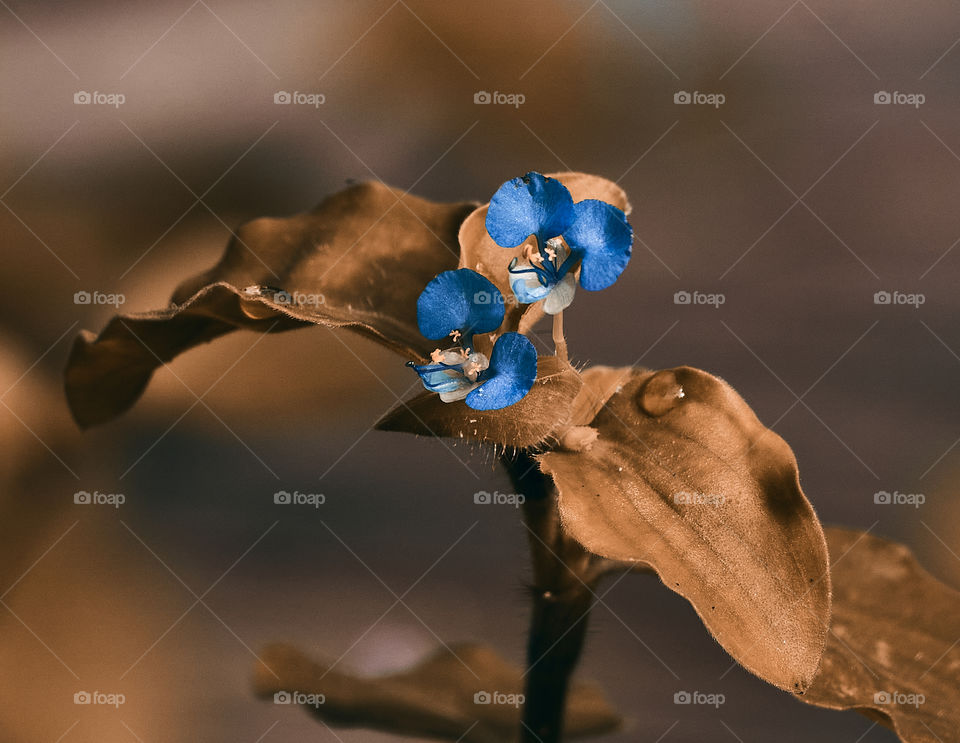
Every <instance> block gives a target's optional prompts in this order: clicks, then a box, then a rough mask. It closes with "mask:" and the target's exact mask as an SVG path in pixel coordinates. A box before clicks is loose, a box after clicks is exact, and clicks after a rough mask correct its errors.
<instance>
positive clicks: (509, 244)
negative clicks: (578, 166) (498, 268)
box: [487, 173, 574, 248]
mask: <svg viewBox="0 0 960 743" xmlns="http://www.w3.org/2000/svg"><path fill="white" fill-rule="evenodd" d="M573 220H574V213H573V198H572V197H571V196H570V192H569V191H568V190H567V187H566V186H564V185H563V184H562V183H561V182H560V181H558V180H555V179H553V178H546V177H544V176H542V175H540V174H539V173H527V174H526V175H525V176H524V177H523V178H514V179H513V180H511V181H507V182H506V183H504V184H503V185H502V186H500V188H499V189H497V192H496V193H495V194H494V195H493V198H492V199H490V207H489V209H488V210H487V232H489V233H490V237H491V238H493V241H494V242H495V243H496V244H497V245H499V246H501V247H504V248H515V247H516V246H517V245H519V244H520V243H522V242H523V241H524V240H526V239H527V238H528V237H530V235H536V236H537V239H538V240H539V241H540V245H541V246H542V245H543V244H544V243H545V242H546V241H547V240H549V239H550V238H551V237H556V236H557V235H561V234H563V231H564V230H565V229H567V227H569V226H570V225H571V224H572V223H573Z"/></svg>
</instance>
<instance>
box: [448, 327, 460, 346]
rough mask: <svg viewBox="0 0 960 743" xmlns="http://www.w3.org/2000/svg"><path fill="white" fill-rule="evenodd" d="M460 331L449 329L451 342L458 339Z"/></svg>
mask: <svg viewBox="0 0 960 743" xmlns="http://www.w3.org/2000/svg"><path fill="white" fill-rule="evenodd" d="M460 336H461V333H460V331H459V330H451V331H450V337H451V338H453V342H454V343H456V342H457V341H459V340H460Z"/></svg>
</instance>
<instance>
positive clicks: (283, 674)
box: [254, 645, 622, 743]
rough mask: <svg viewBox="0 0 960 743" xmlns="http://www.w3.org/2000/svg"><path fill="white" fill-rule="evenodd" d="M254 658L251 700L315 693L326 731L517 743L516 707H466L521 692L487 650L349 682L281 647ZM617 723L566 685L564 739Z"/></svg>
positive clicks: (600, 702) (587, 687)
mask: <svg viewBox="0 0 960 743" xmlns="http://www.w3.org/2000/svg"><path fill="white" fill-rule="evenodd" d="M451 651H452V652H451ZM262 659H263V662H264V663H265V664H266V666H264V665H263V664H258V666H257V669H256V674H255V676H254V687H255V689H256V692H257V694H258V695H260V696H262V697H266V698H271V697H273V695H274V694H276V693H277V692H281V691H286V692H295V691H296V692H300V693H303V694H322V695H323V696H324V701H323V703H322V704H318V705H316V706H315V707H314V706H308V707H307V709H308V710H309V711H310V712H311V713H312V714H315V715H316V716H317V717H318V718H320V719H321V720H323V721H324V722H326V723H328V724H330V725H336V726H349V727H365V728H372V729H376V730H382V731H385V732H388V733H394V734H396V735H407V736H415V737H429V738H440V739H446V740H458V741H464V743H504V741H512V740H517V735H518V731H519V729H520V709H519V708H518V707H516V706H513V705H510V704H480V703H476V702H475V701H474V699H475V696H474V695H476V694H478V693H479V692H487V693H493V692H499V693H501V694H521V693H522V692H523V678H522V676H521V673H522V671H521V670H520V669H519V668H517V667H516V666H514V665H512V664H510V663H508V662H507V661H505V660H504V659H503V658H501V657H500V656H499V655H498V654H497V653H496V652H494V651H493V650H492V649H490V648H487V647H483V646H479V645H457V646H454V647H453V648H451V650H446V649H443V648H442V649H439V650H438V651H437V652H436V653H434V654H433V655H431V656H429V657H428V658H426V659H425V660H424V661H422V662H421V663H420V664H419V665H417V666H415V667H414V668H412V669H411V670H409V671H406V672H404V673H399V674H395V675H390V676H380V677H377V678H358V677H355V676H350V675H348V674H346V673H343V672H341V671H338V670H337V669H336V668H331V667H330V666H329V665H328V664H321V663H316V662H314V661H312V660H310V659H309V658H307V657H305V656H304V655H303V654H301V653H300V652H299V651H298V650H296V649H294V648H291V647H289V646H285V645H275V646H272V647H270V648H267V649H266V651H264V653H263V654H262ZM274 674H276V676H275V675H274ZM474 674H476V675H474ZM278 676H279V678H277V677H278ZM621 722H622V721H621V718H620V716H619V715H618V714H617V713H616V711H615V710H614V709H613V708H612V707H611V706H610V703H609V702H608V701H607V700H606V698H605V697H604V695H603V693H602V692H601V691H600V690H599V689H598V688H597V687H596V686H594V685H593V684H586V683H582V682H581V683H574V685H573V688H572V689H571V692H570V696H569V699H568V705H567V710H566V723H565V725H566V731H567V735H569V736H570V737H572V738H579V737H586V736H590V735H602V734H604V733H609V732H612V731H614V730H616V729H617V728H618V727H619V726H620V724H621Z"/></svg>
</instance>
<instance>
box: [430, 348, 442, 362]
mask: <svg viewBox="0 0 960 743" xmlns="http://www.w3.org/2000/svg"><path fill="white" fill-rule="evenodd" d="M442 358H443V351H441V350H440V349H439V348H435V349H434V350H433V352H432V353H431V354H430V360H431V361H432V362H433V363H434V364H439V363H440V360H441V359H442Z"/></svg>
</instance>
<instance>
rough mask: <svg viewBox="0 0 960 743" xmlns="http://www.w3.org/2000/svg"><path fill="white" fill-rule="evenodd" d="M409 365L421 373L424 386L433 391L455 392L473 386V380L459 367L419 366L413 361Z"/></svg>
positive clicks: (440, 365)
mask: <svg viewBox="0 0 960 743" xmlns="http://www.w3.org/2000/svg"><path fill="white" fill-rule="evenodd" d="M407 366H410V367H412V368H413V370H414V371H415V372H416V373H417V374H419V375H420V381H422V382H423V386H424V387H425V388H427V389H428V390H430V391H431V392H453V391H454V390H459V389H463V388H464V387H471V386H473V382H471V381H470V380H469V379H467V378H466V377H465V376H464V375H463V374H462V373H461V372H460V371H459V369H457V368H451V367H448V366H443V365H442V364H424V365H423V366H417V365H416V364H414V363H413V362H412V361H411V362H410V363H409V364H407Z"/></svg>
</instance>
